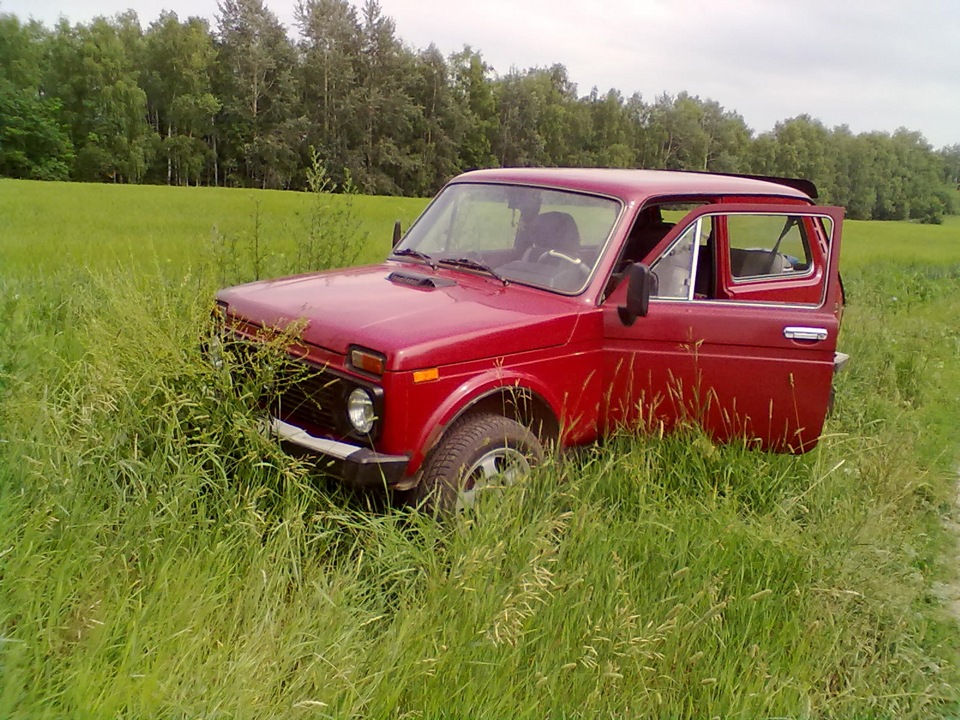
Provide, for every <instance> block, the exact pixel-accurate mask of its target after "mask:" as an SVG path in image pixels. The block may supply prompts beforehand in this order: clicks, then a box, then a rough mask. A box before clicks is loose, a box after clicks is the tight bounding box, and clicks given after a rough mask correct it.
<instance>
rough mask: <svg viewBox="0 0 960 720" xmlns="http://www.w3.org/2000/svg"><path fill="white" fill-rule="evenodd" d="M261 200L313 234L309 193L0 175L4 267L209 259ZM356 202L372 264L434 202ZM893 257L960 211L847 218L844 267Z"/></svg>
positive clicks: (940, 244)
mask: <svg viewBox="0 0 960 720" xmlns="http://www.w3.org/2000/svg"><path fill="white" fill-rule="evenodd" d="M258 202H259V212H260V223H261V226H260V232H261V239H262V240H263V242H264V246H265V248H266V251H268V252H271V253H283V252H290V247H291V238H293V237H295V236H297V235H298V234H299V235H302V234H303V233H304V232H305V228H306V223H307V215H308V213H309V211H310V203H311V202H312V198H311V196H310V195H308V194H306V193H294V192H281V191H273V190H239V189H226V188H179V187H165V186H141V185H103V184H74V183H41V182H30V181H23V180H2V179H0V218H2V227H0V268H4V269H5V270H6V271H7V272H13V271H17V270H18V269H19V268H24V269H26V268H37V269H42V270H43V271H45V272H49V271H51V270H53V269H54V268H57V267H66V266H73V267H77V266H89V267H94V268H102V267H109V266H114V265H116V264H119V265H122V266H129V265H131V264H132V265H133V266H140V267H142V266H144V265H151V264H154V263H158V264H159V265H160V266H161V267H162V266H164V265H171V266H178V267H179V266H183V265H185V264H189V263H191V262H195V261H196V260H197V259H198V258H200V257H202V255H203V253H204V252H205V251H206V250H207V249H209V247H210V244H211V242H212V238H213V236H214V235H215V234H216V233H219V234H220V235H222V236H225V237H227V238H228V239H234V240H237V241H239V242H241V243H249V242H250V241H251V240H252V236H253V234H254V227H255V216H256V213H257V212H258V208H257V203H258ZM354 202H355V206H356V210H357V215H358V216H359V217H360V218H361V220H362V230H363V231H365V232H367V233H368V237H369V243H368V246H367V249H366V251H365V252H364V254H363V255H362V257H361V261H365V262H373V261H375V260H378V259H380V258H382V257H383V256H384V255H385V254H386V253H387V251H388V249H389V247H390V237H391V233H392V231H393V223H394V221H395V220H401V221H402V223H403V227H404V228H406V227H408V226H409V224H410V222H411V221H412V220H413V219H414V218H416V216H417V215H418V214H419V213H420V211H421V210H422V209H423V208H424V207H425V206H426V203H427V201H426V200H422V199H415V198H390V197H366V196H357V197H356V198H354ZM887 259H889V260H895V261H900V262H909V263H920V264H923V263H934V264H942V263H954V262H960V217H957V216H953V217H948V218H947V219H946V221H945V222H944V224H943V225H920V224H917V223H908V222H865V221H847V222H846V223H845V224H844V237H843V253H842V261H841V262H842V266H843V268H845V269H849V268H853V267H856V266H860V265H869V264H871V263H876V262H878V261H880V260H887Z"/></svg>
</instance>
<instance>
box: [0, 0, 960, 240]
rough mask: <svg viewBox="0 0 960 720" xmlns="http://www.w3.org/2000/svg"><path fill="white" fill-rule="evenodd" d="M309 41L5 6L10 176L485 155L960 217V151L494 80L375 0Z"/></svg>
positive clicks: (349, 167)
mask: <svg viewBox="0 0 960 720" xmlns="http://www.w3.org/2000/svg"><path fill="white" fill-rule="evenodd" d="M296 26H297V30H298V34H299V38H297V39H293V38H291V37H290V36H289V34H288V32H287V30H286V29H285V28H284V26H283V25H282V24H281V23H280V21H279V20H278V18H277V17H276V15H275V14H274V13H273V12H271V11H270V10H269V9H268V8H267V7H265V6H264V3H263V0H220V5H219V17H218V19H217V23H216V27H210V25H209V23H208V22H207V21H206V20H203V19H199V18H189V19H187V20H183V21H181V20H180V19H179V18H178V17H177V15H176V14H175V13H172V12H164V13H162V14H161V15H160V17H159V18H158V19H157V20H156V21H154V22H153V23H151V24H150V25H149V26H148V27H147V28H146V29H144V28H142V27H141V25H140V23H139V20H138V19H137V16H136V14H135V13H134V12H132V11H128V12H126V13H123V14H120V15H117V16H115V17H113V18H103V17H99V18H96V19H94V20H92V21H91V22H90V23H88V24H82V23H81V24H74V25H71V24H70V23H69V22H68V21H66V20H65V19H61V20H60V21H59V22H58V23H57V25H56V26H55V27H53V28H52V29H49V28H47V27H45V26H44V25H43V24H41V23H38V22H36V21H29V22H21V21H20V20H19V19H18V18H17V17H16V16H13V15H10V14H0V176H7V177H18V178H33V179H41V180H64V179H71V180H79V181H112V182H129V183H166V184H175V185H227V186H243V187H259V188H281V189H303V188H305V187H307V184H308V169H309V168H310V167H311V165H315V164H316V162H318V161H319V162H320V163H321V164H322V167H323V168H324V171H325V173H326V174H327V176H328V177H329V179H330V187H332V188H338V189H341V190H353V189H357V190H360V191H362V192H366V193H372V194H403V195H415V196H427V195H431V194H432V193H434V192H435V191H436V190H437V189H438V188H439V187H440V186H441V185H442V184H443V182H444V181H446V180H447V179H449V178H450V177H451V176H453V175H455V174H457V173H458V172H461V171H463V170H465V169H469V168H477V167H487V166H496V165H502V166H522V165H542V166H600V167H645V168H667V169H689V170H710V171H715V172H744V173H754V174H763V175H785V176H802V177H806V178H809V179H811V180H813V181H814V182H816V183H817V185H818V186H819V188H820V190H821V198H822V200H823V201H825V202H829V203H836V204H842V205H844V206H846V208H847V211H848V214H849V215H850V216H851V217H853V218H861V219H898V220H899V219H919V220H922V221H925V222H939V221H940V220H941V219H942V217H943V215H944V214H945V213H951V212H956V211H957V207H956V205H957V193H956V188H957V185H958V184H960V144H958V145H952V146H950V147H946V148H942V149H940V150H935V149H934V148H933V147H932V146H931V145H930V144H929V143H928V142H927V141H926V139H925V138H924V137H923V135H922V134H920V133H919V132H914V131H910V130H907V129H903V128H901V129H900V130H897V131H896V132H894V133H892V134H888V133H882V132H872V133H861V134H857V135H855V134H853V133H852V132H851V131H850V130H849V128H847V127H846V126H840V127H836V128H827V127H825V126H824V125H823V123H821V122H820V121H818V120H816V119H814V118H811V117H809V116H807V115H801V116H799V117H795V118H791V119H788V120H784V121H782V122H780V123H777V125H776V126H775V127H774V128H773V130H771V131H769V132H765V133H761V134H759V135H754V133H753V132H752V131H751V130H750V128H749V127H748V126H747V125H746V123H745V121H744V119H743V118H742V117H741V116H740V115H739V114H738V113H736V112H734V111H731V110H727V109H725V108H724V107H723V106H721V105H720V104H719V103H718V102H716V101H714V100H710V99H706V100H703V99H701V98H699V97H697V96H691V95H689V94H687V93H680V94H678V95H675V96H673V95H667V94H664V95H661V96H659V97H657V98H656V99H655V100H654V101H653V102H646V101H644V100H643V98H642V97H641V96H640V95H639V94H634V95H632V96H630V97H624V96H623V95H622V94H621V93H620V92H619V91H617V90H613V89H612V90H610V91H608V92H607V93H605V94H601V93H599V92H598V91H597V89H596V88H594V89H593V90H591V92H590V93H589V94H587V95H585V96H581V95H579V94H578V92H577V87H576V85H575V84H574V83H572V82H571V81H570V79H569V76H568V74H567V71H566V68H565V67H564V66H563V65H562V64H555V65H553V66H551V67H548V68H539V67H538V68H532V69H526V70H518V69H512V70H511V71H510V72H508V73H507V74H505V75H497V74H495V73H494V72H493V69H492V68H491V67H489V66H488V65H487V63H486V62H485V61H484V59H483V57H482V55H481V53H480V52H478V51H476V50H474V49H472V48H470V47H464V48H463V50H461V51H460V52H456V53H453V54H452V55H450V56H448V57H444V56H443V54H442V53H440V52H439V50H438V49H437V48H436V47H435V46H433V45H431V46H430V47H428V48H427V49H425V50H414V49H411V48H410V47H408V46H407V45H406V44H404V43H403V42H402V41H401V39H400V38H398V37H397V35H396V30H395V25H394V22H393V20H392V19H391V18H389V17H387V16H385V15H384V14H383V12H382V10H381V8H380V5H379V3H378V2H377V0H364V2H363V4H362V6H360V7H357V6H354V5H353V4H351V2H349V0H302V2H301V3H300V4H299V6H298V9H297V13H296Z"/></svg>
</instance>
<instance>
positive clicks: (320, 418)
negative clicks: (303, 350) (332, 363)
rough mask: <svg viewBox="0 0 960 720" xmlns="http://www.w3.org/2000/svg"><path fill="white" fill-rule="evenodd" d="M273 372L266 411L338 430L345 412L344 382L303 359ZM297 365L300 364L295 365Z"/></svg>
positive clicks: (325, 428) (295, 421) (291, 419)
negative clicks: (304, 361) (273, 382)
mask: <svg viewBox="0 0 960 720" xmlns="http://www.w3.org/2000/svg"><path fill="white" fill-rule="evenodd" d="M288 365H289V366H290V367H285V368H284V369H283V370H282V371H281V372H279V373H277V375H278V377H276V378H275V386H274V390H273V392H272V393H271V394H270V397H269V399H268V403H267V404H268V406H269V408H270V411H271V412H273V413H274V414H276V415H277V416H278V417H280V418H281V419H283V420H288V421H293V422H294V423H296V424H301V423H308V424H309V425H312V426H314V427H316V428H322V429H324V430H328V431H340V430H342V426H343V418H344V417H345V415H344V413H345V412H346V396H347V392H348V391H347V389H346V385H347V383H346V382H345V381H344V380H342V379H341V378H338V377H335V376H333V375H331V374H330V373H328V372H324V371H323V370H319V369H316V368H313V367H310V366H307V365H305V364H303V363H298V362H296V361H291V362H289V363H288ZM297 366H300V367H297Z"/></svg>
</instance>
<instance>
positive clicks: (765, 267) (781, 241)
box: [727, 214, 811, 282]
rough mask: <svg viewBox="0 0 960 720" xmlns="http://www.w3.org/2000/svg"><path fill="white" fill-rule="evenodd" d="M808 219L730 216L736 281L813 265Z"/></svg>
mask: <svg viewBox="0 0 960 720" xmlns="http://www.w3.org/2000/svg"><path fill="white" fill-rule="evenodd" d="M807 222H808V221H807ZM807 222H805V221H804V219H803V218H801V217H798V216H795V215H787V216H783V215H773V214H771V215H759V214H756V215H730V216H728V217H727V238H728V247H729V260H730V275H731V276H732V278H733V280H734V281H735V282H740V281H746V280H753V279H769V278H771V277H782V276H784V275H798V274H799V275H802V274H805V273H807V272H808V271H809V270H810V268H811V253H810V243H809V241H808V239H807V233H806V224H807Z"/></svg>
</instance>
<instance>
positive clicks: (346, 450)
mask: <svg viewBox="0 0 960 720" xmlns="http://www.w3.org/2000/svg"><path fill="white" fill-rule="evenodd" d="M270 432H271V433H272V434H273V435H275V436H276V437H278V438H279V439H280V442H281V443H289V444H291V445H295V446H296V447H298V448H303V449H305V450H309V451H310V452H311V453H312V454H314V455H318V456H320V458H327V459H328V460H329V461H330V462H329V466H330V470H332V471H333V473H334V474H335V475H337V476H338V477H339V478H340V479H341V480H342V481H343V482H344V483H345V484H346V485H350V486H351V487H357V488H373V487H389V486H391V485H395V484H396V483H398V482H400V481H401V480H402V479H403V477H404V473H405V472H406V469H407V463H408V462H409V460H410V458H408V457H407V456H406V455H385V454H383V453H378V452H376V451H375V450H371V449H370V448H365V447H359V446H357V445H351V444H350V443H345V442H340V441H338V440H328V439H327V438H318V437H315V436H313V435H311V434H310V433H308V432H307V431H306V430H304V429H303V428H299V427H297V426H296V425H291V424H290V423H288V422H284V421H283V420H280V419H279V418H275V417H271V418H270Z"/></svg>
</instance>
